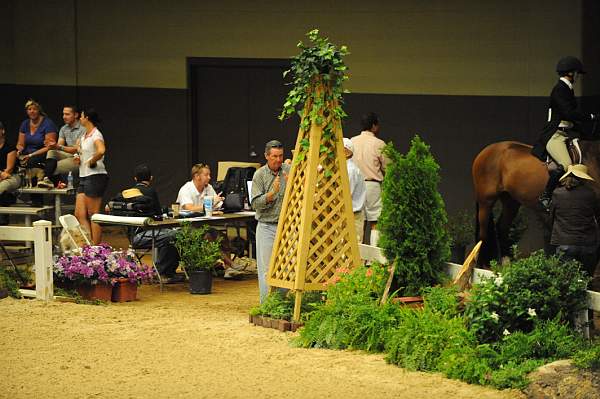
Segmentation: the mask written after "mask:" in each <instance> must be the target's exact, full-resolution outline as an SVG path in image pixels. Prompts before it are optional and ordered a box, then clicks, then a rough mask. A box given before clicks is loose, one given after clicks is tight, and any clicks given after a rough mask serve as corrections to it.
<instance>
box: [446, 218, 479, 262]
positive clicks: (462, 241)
mask: <svg viewBox="0 0 600 399" xmlns="http://www.w3.org/2000/svg"><path fill="white" fill-rule="evenodd" d="M474 227H475V219H474V215H473V214H471V213H469V212H468V211H466V210H464V209H463V210H461V211H459V212H456V213H454V214H452V215H448V236H449V238H450V262H453V263H459V264H460V263H463V262H464V261H465V250H466V249H467V245H469V244H470V243H471V242H473V237H474V236H475V229H474Z"/></svg>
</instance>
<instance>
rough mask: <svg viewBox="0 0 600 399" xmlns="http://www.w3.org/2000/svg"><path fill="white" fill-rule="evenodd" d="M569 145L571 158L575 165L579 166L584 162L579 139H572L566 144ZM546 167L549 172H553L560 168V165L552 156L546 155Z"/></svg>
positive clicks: (568, 149)
mask: <svg viewBox="0 0 600 399" xmlns="http://www.w3.org/2000/svg"><path fill="white" fill-rule="evenodd" d="M565 144H566V145H567V151H568V152H569V156H570V157H571V161H572V162H573V163H574V164H579V163H582V162H583V153H582V152H581V147H580V146H579V139H578V138H570V139H567V141H566V142H565ZM546 167H547V168H548V172H553V171H555V170H556V169H558V167H559V163H558V162H556V161H555V160H554V158H552V157H551V156H550V154H547V155H546Z"/></svg>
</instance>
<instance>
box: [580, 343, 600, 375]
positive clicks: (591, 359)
mask: <svg viewBox="0 0 600 399" xmlns="http://www.w3.org/2000/svg"><path fill="white" fill-rule="evenodd" d="M573 364H574V365H575V366H577V367H579V368H582V369H591V370H600V339H597V340H596V341H595V342H593V343H592V344H591V345H589V346H588V347H587V348H584V349H581V350H579V351H577V352H576V353H575V354H574V355H573Z"/></svg>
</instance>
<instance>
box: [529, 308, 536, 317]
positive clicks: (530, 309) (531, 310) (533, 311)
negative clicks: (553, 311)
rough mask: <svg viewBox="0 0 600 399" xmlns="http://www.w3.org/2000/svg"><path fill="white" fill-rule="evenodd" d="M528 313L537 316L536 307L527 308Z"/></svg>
mask: <svg viewBox="0 0 600 399" xmlns="http://www.w3.org/2000/svg"><path fill="white" fill-rule="evenodd" d="M527 313H528V314H529V316H531V317H534V316H537V313H535V309H533V308H529V309H527Z"/></svg>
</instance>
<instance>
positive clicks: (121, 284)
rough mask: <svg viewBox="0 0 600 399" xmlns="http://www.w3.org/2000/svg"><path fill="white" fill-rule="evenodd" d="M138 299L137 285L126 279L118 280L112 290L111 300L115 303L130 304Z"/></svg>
mask: <svg viewBox="0 0 600 399" xmlns="http://www.w3.org/2000/svg"><path fill="white" fill-rule="evenodd" d="M136 297H137V284H135V283H132V282H131V281H129V280H128V279H126V278H124V277H121V278H118V279H117V282H116V283H115V285H114V286H113V289H112V298H111V300H112V301H113V302H129V301H135V298H136Z"/></svg>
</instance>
